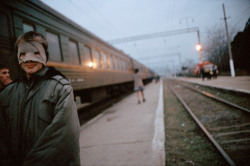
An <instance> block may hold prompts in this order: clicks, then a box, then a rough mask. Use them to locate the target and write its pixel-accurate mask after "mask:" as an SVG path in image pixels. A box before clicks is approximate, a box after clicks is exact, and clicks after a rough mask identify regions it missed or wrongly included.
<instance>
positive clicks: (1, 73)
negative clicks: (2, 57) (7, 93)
mask: <svg viewBox="0 0 250 166" xmlns="http://www.w3.org/2000/svg"><path fill="white" fill-rule="evenodd" d="M11 82H12V80H11V78H10V71H9V68H8V67H7V66H5V65H2V64H0V93H1V92H2V91H3V89H4V88H5V87H6V86H7V85H9V84H10V83H11Z"/></svg>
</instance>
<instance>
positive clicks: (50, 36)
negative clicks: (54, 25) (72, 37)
mask: <svg viewBox="0 0 250 166" xmlns="http://www.w3.org/2000/svg"><path fill="white" fill-rule="evenodd" d="M46 40H47V42H48V44H49V47H48V52H49V55H50V56H49V60H50V61H56V62H61V61H62V57H61V50H60V45H59V38H58V35H56V34H54V33H51V32H46Z"/></svg>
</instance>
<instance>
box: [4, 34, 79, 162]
mask: <svg viewBox="0 0 250 166" xmlns="http://www.w3.org/2000/svg"><path fill="white" fill-rule="evenodd" d="M16 48H17V49H18V51H17V58H18V61H19V65H20V67H21V70H22V73H21V75H20V77H19V78H18V79H17V80H15V81H14V82H13V83H12V84H10V85H9V86H7V87H6V88H5V89H4V90H3V91H2V93H1V94H0V131H1V134H0V143H1V148H0V165H14V166H19V165H23V166H28V165H29V166H31V165H32V166H36V165H46V166H52V165H60V166H63V165H65V166H69V165H74V166H75V165H76V166H79V165H80V157H79V120H78V115H77V109H76V105H75V102H74V96H73V89H72V87H71V85H70V82H69V81H68V80H67V79H66V78H65V77H64V76H63V75H62V74H61V73H60V72H58V71H57V70H55V69H54V68H48V67H46V62H47V60H48V53H47V48H48V44H47V41H46V40H45V38H44V37H43V36H42V35H41V34H39V33H36V32H32V31H31V32H27V33H25V34H23V35H22V36H20V37H19V38H18V39H17V41H16Z"/></svg>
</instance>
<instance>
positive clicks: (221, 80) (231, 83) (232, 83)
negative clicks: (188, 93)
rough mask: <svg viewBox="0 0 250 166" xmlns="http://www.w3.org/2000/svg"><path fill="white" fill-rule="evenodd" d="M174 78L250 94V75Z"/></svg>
mask: <svg viewBox="0 0 250 166" xmlns="http://www.w3.org/2000/svg"><path fill="white" fill-rule="evenodd" d="M173 79H179V80H182V81H187V82H192V83H196V84H200V85H205V86H211V87H215V88H222V89H227V90H232V91H238V92H244V93H248V94H250V76H236V77H230V76H218V77H217V79H211V80H207V79H206V78H205V79H204V81H202V79H201V78H194V77H174V78H173Z"/></svg>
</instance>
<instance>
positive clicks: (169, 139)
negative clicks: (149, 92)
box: [163, 81, 227, 166]
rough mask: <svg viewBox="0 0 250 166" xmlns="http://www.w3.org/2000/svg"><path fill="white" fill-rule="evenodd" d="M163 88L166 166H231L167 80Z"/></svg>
mask: <svg viewBox="0 0 250 166" xmlns="http://www.w3.org/2000/svg"><path fill="white" fill-rule="evenodd" d="M163 87H164V114H165V119H164V120H165V138H166V140H165V153H166V166H172V165H202V166H206V165H207V166H211V165H213V166H217V165H218V166H219V165H220V166H223V165H227V163H225V161H224V159H223V158H222V157H221V155H220V154H219V153H218V152H217V150H216V149H215V148H214V146H213V145H212V144H211V143H210V142H209V141H208V138H207V137H206V136H205V135H204V134H203V132H202V131H201V129H200V128H199V127H198V126H197V125H196V124H195V122H194V121H193V120H192V119H191V116H190V115H189V114H188V112H187V111H186V110H185V109H184V107H183V106H182V104H181V103H180V102H179V101H178V99H177V98H176V97H175V95H174V94H173V93H172V92H171V90H170V89H169V88H168V87H167V84H166V81H164V82H163ZM190 97H191V96H190Z"/></svg>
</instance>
